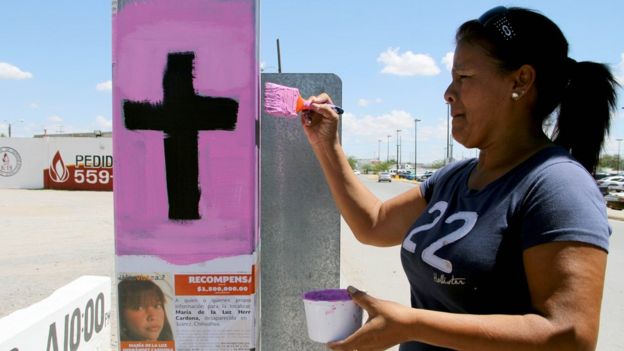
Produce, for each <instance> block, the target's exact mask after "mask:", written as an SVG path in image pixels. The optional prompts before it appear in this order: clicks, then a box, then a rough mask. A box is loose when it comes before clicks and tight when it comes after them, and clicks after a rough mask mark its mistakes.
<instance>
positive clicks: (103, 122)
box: [95, 116, 113, 130]
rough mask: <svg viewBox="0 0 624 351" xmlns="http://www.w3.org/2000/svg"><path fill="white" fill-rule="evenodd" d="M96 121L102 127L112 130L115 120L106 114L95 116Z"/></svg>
mask: <svg viewBox="0 0 624 351" xmlns="http://www.w3.org/2000/svg"><path fill="white" fill-rule="evenodd" d="M95 123H96V124H97V126H98V127H99V128H100V129H103V130H111V129H112V128H113V120H111V119H109V118H106V117H104V116H97V117H95Z"/></svg>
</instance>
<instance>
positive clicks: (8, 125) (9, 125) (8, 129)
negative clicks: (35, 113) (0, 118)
mask: <svg viewBox="0 0 624 351" xmlns="http://www.w3.org/2000/svg"><path fill="white" fill-rule="evenodd" d="M4 121H5V122H6V123H7V132H8V134H9V138H10V137H11V129H12V128H11V127H12V125H11V123H12V122H10V121H7V120H4ZM18 122H24V120H23V119H20V120H18Z"/></svg>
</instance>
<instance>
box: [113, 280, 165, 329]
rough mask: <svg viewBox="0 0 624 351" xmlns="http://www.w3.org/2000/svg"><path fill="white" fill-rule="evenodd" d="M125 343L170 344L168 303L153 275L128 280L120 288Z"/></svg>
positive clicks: (120, 311)
mask: <svg viewBox="0 0 624 351" xmlns="http://www.w3.org/2000/svg"><path fill="white" fill-rule="evenodd" d="M118 294H119V323H120V335H119V338H120V340H121V341H169V340H173V331H172V329H171V325H170V324H169V320H168V319H167V312H166V305H167V299H166V297H165V294H164V293H163V290H162V289H161V287H160V286H158V285H157V284H156V283H155V282H154V280H153V279H152V278H151V277H150V276H149V275H136V276H128V277H124V278H123V279H121V280H120V282H119V285H118Z"/></svg>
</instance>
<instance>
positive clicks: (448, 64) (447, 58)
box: [442, 51, 455, 71]
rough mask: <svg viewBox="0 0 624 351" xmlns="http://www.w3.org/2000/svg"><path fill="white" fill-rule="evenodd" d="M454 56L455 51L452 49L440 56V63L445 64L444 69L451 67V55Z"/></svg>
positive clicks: (450, 68)
mask: <svg viewBox="0 0 624 351" xmlns="http://www.w3.org/2000/svg"><path fill="white" fill-rule="evenodd" d="M454 56H455V53H454V52H452V51H449V52H447V53H446V55H444V57H443V58H442V64H443V65H444V66H446V69H447V70H449V71H450V70H452V69H453V57H454Z"/></svg>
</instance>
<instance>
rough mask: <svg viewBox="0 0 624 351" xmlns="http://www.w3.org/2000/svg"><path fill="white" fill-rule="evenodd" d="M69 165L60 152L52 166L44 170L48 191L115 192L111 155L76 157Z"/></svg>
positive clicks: (78, 155)
mask: <svg viewBox="0 0 624 351" xmlns="http://www.w3.org/2000/svg"><path fill="white" fill-rule="evenodd" d="M73 160H74V163H73V164H68V163H66V161H65V160H64V159H63V156H62V154H61V152H60V151H59V150H57V151H56V153H55V154H54V157H52V160H51V162H50V166H49V167H48V168H46V169H44V170H43V184H44V188H46V189H59V190H103V191H111V190H113V157H112V156H111V155H81V154H76V155H75V156H74V159H73Z"/></svg>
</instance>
